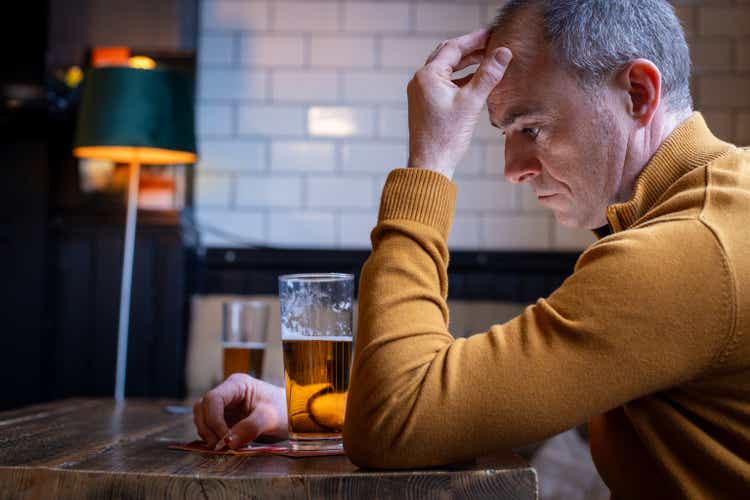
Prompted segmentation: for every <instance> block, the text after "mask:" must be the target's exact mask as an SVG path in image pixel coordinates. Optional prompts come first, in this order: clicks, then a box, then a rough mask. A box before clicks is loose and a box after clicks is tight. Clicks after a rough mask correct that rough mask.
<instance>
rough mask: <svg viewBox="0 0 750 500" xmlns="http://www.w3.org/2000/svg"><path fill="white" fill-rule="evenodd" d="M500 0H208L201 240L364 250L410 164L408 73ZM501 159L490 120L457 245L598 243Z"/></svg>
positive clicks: (467, 165)
mask: <svg viewBox="0 0 750 500" xmlns="http://www.w3.org/2000/svg"><path fill="white" fill-rule="evenodd" d="M499 3H500V2H499V1H492V0H461V1H459V2H449V1H447V0H387V1H381V0H370V1H366V0H312V1H301V0H296V1H295V0H201V20H200V33H199V38H198V44H199V47H198V62H199V70H198V71H199V74H198V106H197V111H196V115H197V116H196V119H197V127H198V128H197V131H198V135H199V140H200V143H199V148H200V149H199V153H200V162H199V164H198V166H197V167H196V168H197V169H198V172H197V173H196V191H195V197H196V198H195V200H196V207H197V218H198V223H199V224H201V225H202V227H203V228H204V229H203V233H202V234H203V240H204V242H205V243H206V244H207V245H209V246H221V245H230V246H231V245H238V244H242V243H243V242H244V243H256V244H267V245H276V246H282V247H320V248H337V247H338V248H369V245H370V241H369V235H370V231H371V230H372V227H373V225H374V223H375V220H376V217H377V210H378V203H379V198H380V191H381V190H382V186H383V182H384V181H385V178H386V176H387V174H388V172H389V171H390V170H391V169H393V168H398V167H403V166H405V165H406V161H407V155H408V146H407V144H408V122H407V112H406V89H405V86H406V83H407V82H408V80H409V79H410V78H411V76H412V74H413V72H414V71H415V70H416V69H418V68H419V67H420V65H421V64H422V63H423V61H424V59H425V58H426V57H427V55H428V54H429V53H430V52H431V51H432V49H433V48H434V47H435V46H436V44H437V43H438V42H440V41H441V40H444V39H446V38H450V37H452V36H455V35H457V34H461V33H463V32H466V31H469V30H472V29H475V28H477V27H479V26H480V25H481V23H484V22H486V21H488V20H490V19H491V18H492V17H493V16H494V14H495V10H496V8H497V5H498V4H499ZM485 113H486V111H485ZM503 168H504V153H503V138H502V136H501V135H500V133H499V132H498V131H497V129H494V128H492V127H490V125H489V122H488V119H487V117H486V115H485V116H482V118H481V121H480V125H479V127H478V130H477V133H476V134H475V138H474V142H473V143H472V146H471V148H470V150H469V152H468V154H467V156H466V158H464V160H463V162H462V164H461V166H460V168H459V170H458V172H457V173H456V184H457V185H458V187H459V195H458V204H457V211H456V216H455V223H454V226H453V229H452V231H451V234H450V238H449V243H450V245H451V247H452V248H461V249H477V248H481V249H550V248H560V249H576V248H582V247H583V246H585V245H586V244H588V242H590V241H591V238H592V237H591V235H590V233H588V232H587V231H584V232H577V231H571V230H568V229H565V228H559V227H557V225H556V224H555V223H554V220H553V218H552V217H551V215H550V214H549V212H547V211H546V210H544V209H543V208H542V207H540V206H539V205H538V203H537V202H536V198H535V197H534V196H533V193H530V192H529V190H528V189H526V188H525V187H519V186H513V185H510V184H508V183H507V182H505V180H504V178H503Z"/></svg>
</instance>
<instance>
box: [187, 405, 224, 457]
mask: <svg viewBox="0 0 750 500" xmlns="http://www.w3.org/2000/svg"><path fill="white" fill-rule="evenodd" d="M193 422H194V423H195V427H196V429H198V435H199V436H200V437H201V439H203V441H205V442H206V444H207V445H208V446H210V447H213V446H214V444H215V443H216V442H217V441H218V440H219V437H218V436H216V435H215V434H214V433H213V432H212V431H211V429H209V427H208V426H207V425H206V421H205V418H204V416H203V400H202V399H200V400H198V402H197V403H195V405H194V406H193Z"/></svg>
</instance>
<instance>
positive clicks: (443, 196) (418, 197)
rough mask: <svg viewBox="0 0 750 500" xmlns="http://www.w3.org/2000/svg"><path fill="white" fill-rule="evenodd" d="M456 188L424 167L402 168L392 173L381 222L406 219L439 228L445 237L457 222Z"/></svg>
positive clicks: (381, 211) (386, 183)
mask: <svg viewBox="0 0 750 500" xmlns="http://www.w3.org/2000/svg"><path fill="white" fill-rule="evenodd" d="M455 204H456V185H455V184H453V183H452V182H451V181H450V179H448V178H447V177H446V176H444V175H443V174H439V173H437V172H433V171H432V170H427V169H424V168H399V169H396V170H393V171H391V173H390V174H388V179H387V180H386V182H385V186H384V187H383V195H382V197H381V199H380V213H379V214H378V222H383V221H386V220H389V219H406V220H411V221H415V222H420V223H422V224H426V225H428V226H431V227H434V228H435V229H437V230H438V231H439V232H440V234H442V235H443V237H444V238H446V239H447V238H448V233H449V232H450V229H451V223H452V222H453V209H454V207H455Z"/></svg>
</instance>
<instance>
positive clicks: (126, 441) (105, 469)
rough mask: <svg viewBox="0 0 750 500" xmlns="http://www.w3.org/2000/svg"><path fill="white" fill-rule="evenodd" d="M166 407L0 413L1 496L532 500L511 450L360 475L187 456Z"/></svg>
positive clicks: (100, 404)
mask: <svg viewBox="0 0 750 500" xmlns="http://www.w3.org/2000/svg"><path fill="white" fill-rule="evenodd" d="M166 404H174V402H169V401H146V400H140V401H139V400H133V401H128V402H127V403H125V404H121V405H116V404H115V403H114V402H113V401H111V400H85V399H84V400H81V399H76V400H66V401H62V402H58V403H55V404H50V405H37V406H35V407H31V408H28V409H23V410H18V411H14V412H5V413H0V499H2V498H49V497H55V498H71V499H72V498H89V497H91V498H98V497H107V498H165V497H170V498H171V497H178V498H217V499H221V498H244V497H250V498H285V499H286V498H288V499H297V498H299V499H318V498H357V499H359V498H363V499H367V498H384V499H389V498H393V499H396V498H415V499H416V498H420V499H421V498H472V499H474V498H493V499H519V498H520V499H527V498H528V499H533V498H537V478H536V473H535V471H534V470H533V469H532V468H530V467H529V466H528V465H527V464H526V463H525V462H523V461H522V460H521V459H520V458H519V457H518V456H516V455H514V454H513V453H512V452H509V451H508V452H500V453H498V454H496V455H493V456H490V457H484V458H482V459H479V460H477V461H476V462H474V463H469V464H458V465H455V466H450V467H441V468H435V469H425V470H413V471H377V470H363V469H358V468H357V467H356V466H355V465H354V464H352V463H351V462H350V461H349V460H348V459H347V458H346V457H345V456H329V457H310V458H296V459H295V458H287V457H280V456H272V455H267V456H237V455H209V454H201V453H188V452H183V451H178V450H170V449H168V448H167V446H168V445H169V444H173V443H182V442H187V441H191V440H193V439H194V438H195V429H194V427H193V423H192V416H191V415H171V414H168V413H166V412H164V411H163V408H164V406H165V405H166Z"/></svg>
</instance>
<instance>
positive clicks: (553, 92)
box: [486, 13, 577, 122]
mask: <svg viewBox="0 0 750 500" xmlns="http://www.w3.org/2000/svg"><path fill="white" fill-rule="evenodd" d="M500 46H503V47H508V48H509V49H510V50H511V52H513V59H512V61H511V63H510V66H509V67H508V70H507V71H506V73H505V76H504V77H503V80H502V81H501V82H500V84H499V85H498V86H497V87H495V89H494V90H493V91H492V92H491V93H490V95H489V97H488V98H487V106H488V108H489V111H490V115H491V116H492V117H493V121H496V122H499V121H501V120H503V121H504V119H505V118H507V116H504V115H506V114H507V112H508V111H513V110H519V109H520V110H523V109H533V110H538V111H546V110H549V109H548V108H554V107H556V106H557V105H558V104H559V103H560V99H562V98H570V97H572V95H571V94H573V93H575V87H577V85H576V82H575V80H574V78H573V77H572V75H570V74H569V73H568V72H567V71H565V70H563V69H562V68H561V67H560V65H559V64H557V63H556V62H555V61H554V59H553V58H552V55H551V52H550V50H549V48H548V45H547V42H546V40H545V39H544V35H543V30H542V27H541V20H540V19H539V18H538V17H535V16H533V15H528V14H526V15H525V14H523V13H521V14H519V15H518V17H517V18H516V19H514V20H513V21H512V22H511V23H510V24H509V25H508V26H506V27H504V28H503V29H498V30H495V32H494V33H493V34H492V36H491V37H490V40H489V42H488V44H487V49H486V50H487V51H492V50H494V49H495V48H497V47H500ZM540 108H542V109H540Z"/></svg>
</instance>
